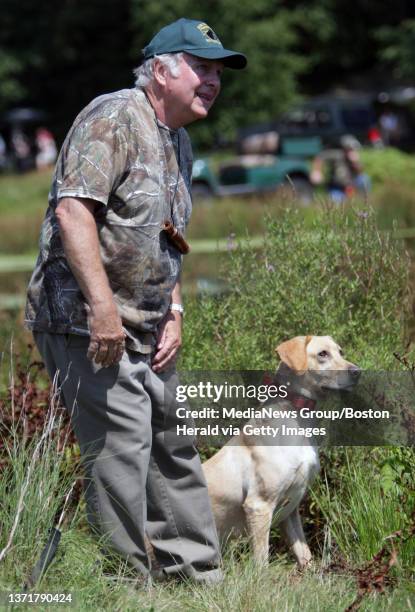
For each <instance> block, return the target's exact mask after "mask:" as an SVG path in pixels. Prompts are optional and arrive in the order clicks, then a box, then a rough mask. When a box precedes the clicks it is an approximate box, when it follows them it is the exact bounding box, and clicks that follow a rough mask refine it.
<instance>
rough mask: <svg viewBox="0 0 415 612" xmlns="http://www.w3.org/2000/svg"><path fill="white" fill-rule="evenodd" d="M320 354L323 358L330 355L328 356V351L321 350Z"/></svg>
mask: <svg viewBox="0 0 415 612" xmlns="http://www.w3.org/2000/svg"><path fill="white" fill-rule="evenodd" d="M318 356H319V357H322V358H323V359H324V358H326V357H328V356H329V354H328V352H327V351H320V352H319V354H318Z"/></svg>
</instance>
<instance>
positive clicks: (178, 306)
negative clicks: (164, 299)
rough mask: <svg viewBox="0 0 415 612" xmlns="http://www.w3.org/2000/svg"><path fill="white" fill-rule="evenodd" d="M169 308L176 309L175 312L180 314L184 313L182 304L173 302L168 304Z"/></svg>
mask: <svg viewBox="0 0 415 612" xmlns="http://www.w3.org/2000/svg"><path fill="white" fill-rule="evenodd" d="M170 310H176V312H180V314H181V315H182V314H183V313H184V308H183V306H182V305H181V304H175V303H174V302H172V303H171V304H170Z"/></svg>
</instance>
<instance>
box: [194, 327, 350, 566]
mask: <svg viewBox="0 0 415 612" xmlns="http://www.w3.org/2000/svg"><path fill="white" fill-rule="evenodd" d="M276 352H277V353H278V355H279V357H280V359H281V362H282V363H281V364H280V366H279V368H278V371H277V373H276V380H279V381H280V383H281V384H284V381H286V380H288V379H289V381H290V386H289V387H288V388H289V389H290V391H289V394H288V396H287V398H286V399H278V400H273V404H274V403H275V405H276V407H278V409H279V410H281V409H283V408H284V409H289V410H290V411H293V410H294V411H295V410H298V409H300V408H302V407H307V406H308V407H309V408H310V409H313V408H314V406H315V403H316V400H317V399H318V397H319V396H321V394H322V392H324V390H329V389H331V390H344V389H348V388H351V387H353V386H354V385H355V384H356V383H357V381H358V378H359V375H360V370H359V368H358V367H357V366H355V365H354V364H352V363H350V362H348V361H346V360H345V359H344V358H343V355H342V351H341V349H340V347H339V346H338V345H337V344H336V343H335V342H334V340H333V339H332V338H331V337H330V336H298V337H297V338H294V339H292V340H288V341H287V342H283V343H282V344H280V345H279V346H278V347H277V348H276ZM294 414H295V412H294ZM286 424H289V425H290V426H291V425H295V424H297V421H296V419H291V420H289V421H286ZM290 440H291V439H290ZM294 443H295V442H294ZM299 443H300V442H299ZM301 444H302V445H301V446H285V445H278V440H276V441H273V443H272V445H270V444H269V443H268V444H267V445H261V443H260V441H258V440H257V441H254V442H253V441H252V439H251V436H246V435H245V434H244V433H241V434H240V435H239V436H237V437H234V438H232V439H231V440H230V441H229V442H228V443H227V444H226V445H225V446H224V447H223V448H222V449H221V450H220V451H219V452H218V453H217V454H216V455H214V456H213V457H212V458H211V459H209V460H208V461H206V462H205V463H204V464H203V469H204V473H205V476H206V480H207V484H208V489H209V494H210V498H211V502H212V508H213V513H214V516H215V521H216V526H217V529H218V533H219V537H220V538H221V540H222V541H224V540H226V539H227V538H228V537H229V536H237V535H242V534H245V535H246V534H247V535H248V537H249V540H250V543H251V546H252V551H253V555H254V559H255V560H256V561H257V562H258V563H261V564H266V563H267V562H268V548H269V543H268V541H269V532H270V528H271V522H272V517H273V514H274V513H275V514H276V520H277V522H278V523H280V525H281V528H282V532H283V534H284V536H285V538H286V540H287V543H288V544H289V546H290V548H291V550H292V552H293V554H294V556H295V558H296V560H297V563H298V565H299V566H300V567H301V568H304V567H305V566H306V565H307V564H308V563H309V562H310V560H311V552H310V549H309V547H308V546H307V543H306V540H305V536H304V531H303V527H302V524H301V519H300V515H299V512H298V506H299V504H300V502H301V499H302V498H303V496H304V494H305V492H306V489H307V487H308V486H309V485H310V484H311V483H312V481H313V479H314V477H315V476H316V474H317V472H318V470H319V460H318V453H317V449H316V448H315V447H313V446H311V445H304V441H303V438H302V439H301Z"/></svg>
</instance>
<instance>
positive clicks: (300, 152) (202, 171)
mask: <svg viewBox="0 0 415 612" xmlns="http://www.w3.org/2000/svg"><path fill="white" fill-rule="evenodd" d="M265 138H269V140H270V141H272V136H270V135H269V134H266V135H265ZM258 146H259V149H258ZM267 146H268V145H267V144H264V142H263V141H262V143H260V144H259V145H258V143H257V145H256V147H257V149H256V150H260V151H264V150H265V149H266V147H267ZM264 147H265V149H264ZM251 150H252V151H254V149H252V148H251ZM320 150H321V142H320V139H318V138H317V139H316V138H293V139H287V140H286V141H285V142H284V145H283V147H282V148H281V147H280V153H279V154H278V155H273V154H270V153H264V152H259V153H255V152H251V153H249V154H244V155H239V156H237V157H234V158H231V159H229V160H226V161H225V162H222V163H221V164H219V165H215V164H214V163H213V161H212V159H211V158H197V159H195V161H194V164H193V175H192V192H193V198H194V200H199V199H206V198H210V197H225V196H240V195H250V194H259V193H266V192H272V191H275V190H276V189H278V188H280V187H282V186H287V187H289V188H290V189H292V190H293V191H294V192H295V193H296V195H297V196H298V198H299V199H300V200H301V201H302V202H303V203H309V202H310V201H311V200H312V198H313V186H312V184H311V181H310V177H309V175H310V160H311V159H312V158H313V157H314V156H315V155H316V154H317V153H318V152H319V151H320Z"/></svg>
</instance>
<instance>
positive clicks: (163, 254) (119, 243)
mask: <svg viewBox="0 0 415 612" xmlns="http://www.w3.org/2000/svg"><path fill="white" fill-rule="evenodd" d="M191 165H192V153H191V146H190V141H189V138H188V136H187V133H186V131H185V130H184V129H183V128H180V129H179V130H170V129H169V128H168V127H167V126H165V125H163V124H162V123H161V122H159V121H158V120H157V118H156V116H155V113H154V110H153V108H152V107H151V104H150V103H149V101H148V99H147V97H146V95H145V93H144V91H143V90H141V89H139V88H135V89H128V90H122V91H118V92H115V93H112V94H106V95H104V96H100V97H99V98H96V99H95V100H93V101H92V102H91V103H90V104H89V105H88V106H87V107H86V108H85V109H84V110H83V111H82V112H81V113H80V114H79V115H78V117H77V118H76V120H75V122H74V124H73V126H72V128H71V129H70V131H69V133H68V135H67V137H66V139H65V142H64V144H63V146H62V150H61V152H60V155H59V158H58V161H57V164H56V169H55V174H54V177H53V182H52V188H51V191H50V194H49V207H48V209H47V212H46V216H45V220H44V222H43V225H42V229H41V235H40V252H39V257H38V260H37V263H36V267H35V270H34V272H33V275H32V278H31V280H30V284H29V289H28V299H27V305H26V317H25V318H26V324H27V326H28V327H29V328H30V329H32V330H34V331H47V332H52V333H75V334H81V335H88V334H89V329H88V305H87V303H86V300H85V298H84V296H83V294H82V293H81V291H80V288H79V286H78V283H77V281H76V279H75V277H74V276H73V274H72V272H71V270H70V268H69V265H68V262H67V260H66V257H65V254H64V250H63V246H62V242H61V239H60V234H59V228H58V224H57V220H56V215H55V210H56V207H57V204H58V202H59V200H60V199H61V198H64V197H79V198H90V199H92V200H95V201H97V202H98V203H99V206H97V207H96V209H95V219H96V223H97V228H98V235H99V242H100V252H101V258H102V261H103V264H104V268H105V271H106V273H107V276H108V279H109V282H110V286H111V289H112V291H113V294H114V299H115V302H116V304H117V307H118V310H119V312H120V315H121V318H122V321H123V325H124V327H125V330H126V332H127V336H128V338H127V345H128V343H129V345H130V348H132V349H135V350H138V351H141V352H151V350H152V345H153V344H154V341H155V332H156V330H157V325H158V323H159V322H160V321H161V319H162V318H163V317H164V315H165V314H166V312H167V310H168V307H169V303H170V300H171V293H172V290H173V288H174V286H175V284H176V282H177V280H178V276H179V272H180V267H181V260H182V255H181V254H180V252H179V251H178V250H177V248H176V247H175V246H174V245H173V244H171V243H170V242H169V240H168V238H167V236H166V234H165V232H164V231H163V230H162V225H163V223H164V222H165V221H166V220H169V221H172V222H173V224H174V225H175V226H176V227H177V229H178V230H179V231H180V232H181V233H183V234H184V232H185V228H186V225H187V223H188V221H189V217H190V213H191V195H190V188H191ZM87 256H88V254H87V253H85V257H87Z"/></svg>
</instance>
